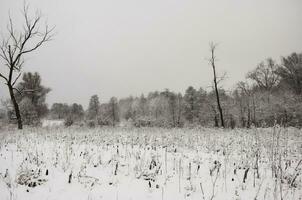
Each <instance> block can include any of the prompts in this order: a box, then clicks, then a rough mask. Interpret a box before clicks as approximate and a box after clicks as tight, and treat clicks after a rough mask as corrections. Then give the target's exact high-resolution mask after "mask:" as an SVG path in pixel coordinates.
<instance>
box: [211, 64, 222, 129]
mask: <svg viewBox="0 0 302 200" xmlns="http://www.w3.org/2000/svg"><path fill="white" fill-rule="evenodd" d="M212 67H213V72H214V86H215V93H216V100H217V107H218V111H219V114H220V122H221V126H222V127H223V128H224V120H223V113H222V108H221V104H220V98H219V93H218V88H217V80H216V70H215V64H214V63H213V65H212Z"/></svg>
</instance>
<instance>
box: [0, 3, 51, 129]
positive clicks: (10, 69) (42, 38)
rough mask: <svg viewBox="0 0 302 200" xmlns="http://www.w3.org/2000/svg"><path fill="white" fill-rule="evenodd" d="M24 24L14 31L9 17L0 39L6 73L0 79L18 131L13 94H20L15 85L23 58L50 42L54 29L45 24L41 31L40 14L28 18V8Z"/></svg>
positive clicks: (24, 13)
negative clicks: (6, 93) (7, 93)
mask: <svg viewBox="0 0 302 200" xmlns="http://www.w3.org/2000/svg"><path fill="white" fill-rule="evenodd" d="M23 18H24V24H23V29H22V30H16V28H15V25H14V23H13V20H12V19H11V17H9V23H8V25H7V36H6V37H5V36H3V37H2V38H1V44H0V58H1V59H2V61H3V63H4V65H5V66H6V67H7V70H6V73H5V72H3V71H2V72H0V77H1V78H2V79H4V81H5V84H6V85H7V88H8V91H9V95H10V99H11V102H12V104H13V107H14V110H15V115H16V118H17V122H18V129H22V127H23V126H22V118H21V114H20V109H19V105H18V103H17V101H16V98H15V92H18V93H22V91H20V90H18V89H17V88H16V87H15V85H16V83H17V81H18V79H19V78H20V76H21V74H22V65H23V63H24V56H25V55H26V54H28V53H31V52H33V51H35V50H37V49H38V48H39V47H41V46H42V45H43V44H44V43H45V42H47V41H50V40H51V38H52V36H53V30H54V27H52V28H49V27H48V25H47V24H45V27H44V30H43V31H41V29H40V28H41V27H40V24H41V13H39V12H36V14H35V15H34V17H30V16H29V7H28V5H26V4H24V7H23Z"/></svg>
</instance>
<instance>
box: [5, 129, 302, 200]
mask: <svg viewBox="0 0 302 200" xmlns="http://www.w3.org/2000/svg"><path fill="white" fill-rule="evenodd" d="M301 140H302V134H301V130H298V129H293V128H290V129H284V128H278V127H276V128H270V129H250V130H240V129H237V130H220V129H160V128H146V129H143V128H141V129H134V128H96V129H87V128H68V129H67V128H64V127H57V128H37V129H34V128H26V129H25V130H23V131H18V130H3V129H2V130H1V131H0V199H1V200H6V199H7V200H10V199H15V200H20V199H22V200H23V199H24V200H25V199H26V200H43V199H47V200H66V199H67V200H77V199H79V200H94V199H100V200H102V199H104V200H111V199H113V200H145V199H146V200H147V199H148V200H149V199H150V200H151V199H152V200H153V199H158V200H180V199H196V200H197V199H198V200H211V199H217V200H231V199H232V200H233V199H236V200H237V199H238V200H240V199H251V200H256V199H257V200H258V199H259V200H260V199H261V200H262V199H263V200H267V199H284V200H286V199H294V200H296V199H297V200H298V199H302V190H301V188H302V178H301V173H302V163H301V162H302V161H301V159H302V156H301V155H302V143H301Z"/></svg>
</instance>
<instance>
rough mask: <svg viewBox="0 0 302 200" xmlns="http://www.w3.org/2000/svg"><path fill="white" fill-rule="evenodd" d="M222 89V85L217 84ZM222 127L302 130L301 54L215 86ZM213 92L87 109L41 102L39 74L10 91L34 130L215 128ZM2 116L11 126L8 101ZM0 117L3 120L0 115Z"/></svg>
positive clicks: (94, 103)
mask: <svg viewBox="0 0 302 200" xmlns="http://www.w3.org/2000/svg"><path fill="white" fill-rule="evenodd" d="M219 83H220V84H221V82H219ZM218 88H219V89H218V92H219V98H220V104H221V108H222V114H223V120H224V121H223V122H224V126H225V127H230V128H234V127H246V128H249V127H251V126H257V127H266V126H273V125H274V124H281V125H284V126H296V127H300V126H301V125H302V103H301V102H302V101H301V100H302V98H301V97H302V53H300V54H297V53H293V54H291V55H289V56H287V57H283V58H282V59H281V62H280V63H277V62H276V61H274V60H272V59H271V58H268V59H266V60H265V61H263V62H261V63H259V64H258V65H257V66H256V68H255V69H253V70H252V71H250V72H248V73H247V75H246V79H245V80H244V81H241V82H239V83H237V84H236V86H235V87H234V88H233V89H232V90H231V91H226V90H224V89H223V88H222V87H221V85H220V87H218ZM214 91H215V90H214V87H213V89H212V90H208V91H207V90H205V89H204V88H201V87H200V88H194V87H192V86H190V87H188V88H187V89H186V91H185V92H184V93H183V94H182V93H176V92H173V91H170V90H168V89H166V90H164V91H154V92H150V93H149V94H147V95H141V96H140V97H132V96H130V97H127V98H122V99H119V100H118V99H117V98H115V97H112V98H111V99H110V100H109V101H108V102H107V103H100V100H99V97H98V96H97V95H93V96H92V97H91V98H90V101H89V106H88V108H87V110H84V109H83V107H82V105H80V104H76V103H74V104H70V105H68V104H64V103H54V104H53V105H52V106H51V108H50V109H48V108H47V105H46V103H45V100H46V95H47V93H48V92H50V89H49V88H47V87H44V86H43V85H42V84H41V77H40V75H39V74H38V73H30V72H29V73H24V74H23V79H22V81H21V82H20V83H18V85H17V87H16V89H15V96H16V100H17V102H18V104H19V106H20V112H21V115H22V121H23V123H24V124H28V125H38V124H40V122H41V119H42V118H45V117H47V118H51V119H59V120H64V122H65V125H66V126H70V125H74V124H78V125H88V126H90V127H93V126H104V125H109V126H115V125H131V126H137V127H142V126H158V127H183V126H215V127H220V126H221V125H222V122H221V118H220V113H219V109H218V106H217V96H216V93H215V92H214ZM3 104H4V105H5V108H6V117H7V118H8V119H9V121H11V122H14V120H15V115H14V110H13V106H12V104H11V102H10V101H9V100H8V101H5V102H3ZM0 118H4V112H3V111H1V114H0Z"/></svg>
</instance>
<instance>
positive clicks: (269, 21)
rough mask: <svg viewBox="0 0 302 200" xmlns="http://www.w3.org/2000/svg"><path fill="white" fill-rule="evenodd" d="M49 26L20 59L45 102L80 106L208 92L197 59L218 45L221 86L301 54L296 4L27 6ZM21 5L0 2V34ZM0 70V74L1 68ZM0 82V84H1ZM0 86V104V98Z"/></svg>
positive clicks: (130, 1)
mask: <svg viewBox="0 0 302 200" xmlns="http://www.w3.org/2000/svg"><path fill="white" fill-rule="evenodd" d="M27 2H28V3H29V4H30V6H31V8H32V9H33V10H35V9H39V10H40V11H41V12H42V13H43V15H44V16H45V18H46V19H47V21H48V24H50V25H55V26H56V33H57V34H56V36H55V38H54V40H53V41H51V42H49V43H47V44H46V45H45V46H43V47H42V48H41V49H39V50H38V51H37V52H36V53H34V54H31V55H29V56H27V57H26V63H25V65H24V68H23V69H24V71H37V72H39V73H40V74H41V76H42V79H43V84H44V85H45V86H48V87H50V88H52V91H51V92H50V93H49V95H48V98H47V102H48V103H49V104H52V103H53V102H67V103H73V102H76V103H82V104H83V105H84V106H87V104H88V101H89V98H90V96H91V95H93V94H98V95H99V97H100V99H101V101H102V102H104V101H107V100H108V99H109V98H110V97H111V96H117V97H119V98H120V97H126V96H129V95H140V94H141V93H145V94H147V93H148V92H150V91H154V90H163V89H164V88H169V89H170V90H172V91H180V92H184V90H185V89H186V88H187V87H188V86H189V85H192V86H194V87H200V86H202V87H205V88H206V87H208V86H210V85H211V83H210V82H211V81H212V71H211V68H210V66H209V65H208V63H207V61H206V59H205V58H207V57H208V56H209V47H208V44H209V42H210V41H215V42H218V43H219V46H218V49H217V57H218V58H219V62H218V63H217V69H218V71H220V72H224V71H226V72H227V74H228V79H227V80H226V81H225V82H224V84H225V87H226V88H232V86H234V84H235V83H236V82H237V81H240V80H243V79H244V78H245V74H246V72H248V71H249V70H251V69H253V68H254V67H255V66H256V65H257V64H258V63H259V62H260V61H262V60H263V59H265V58H267V57H272V58H273V59H276V60H277V61H280V56H286V55H288V54H290V53H291V52H294V51H296V52H302V37H301V36H302V12H301V10H302V1H301V0H85V1H84V0H81V1H80V0H27ZM22 6H23V0H0V31H1V32H2V33H3V34H4V35H5V34H6V32H5V29H4V28H5V27H6V24H7V22H8V13H9V12H10V14H11V16H12V17H13V18H14V19H15V20H16V21H17V22H18V21H20V10H21V8H22ZM3 67H4V66H3V64H2V63H1V64H0V70H1V68H3ZM1 83H3V82H1ZM5 90H6V88H5V87H4V85H3V84H1V86H0V98H2V99H3V98H6V97H7V92H6V91H5Z"/></svg>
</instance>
